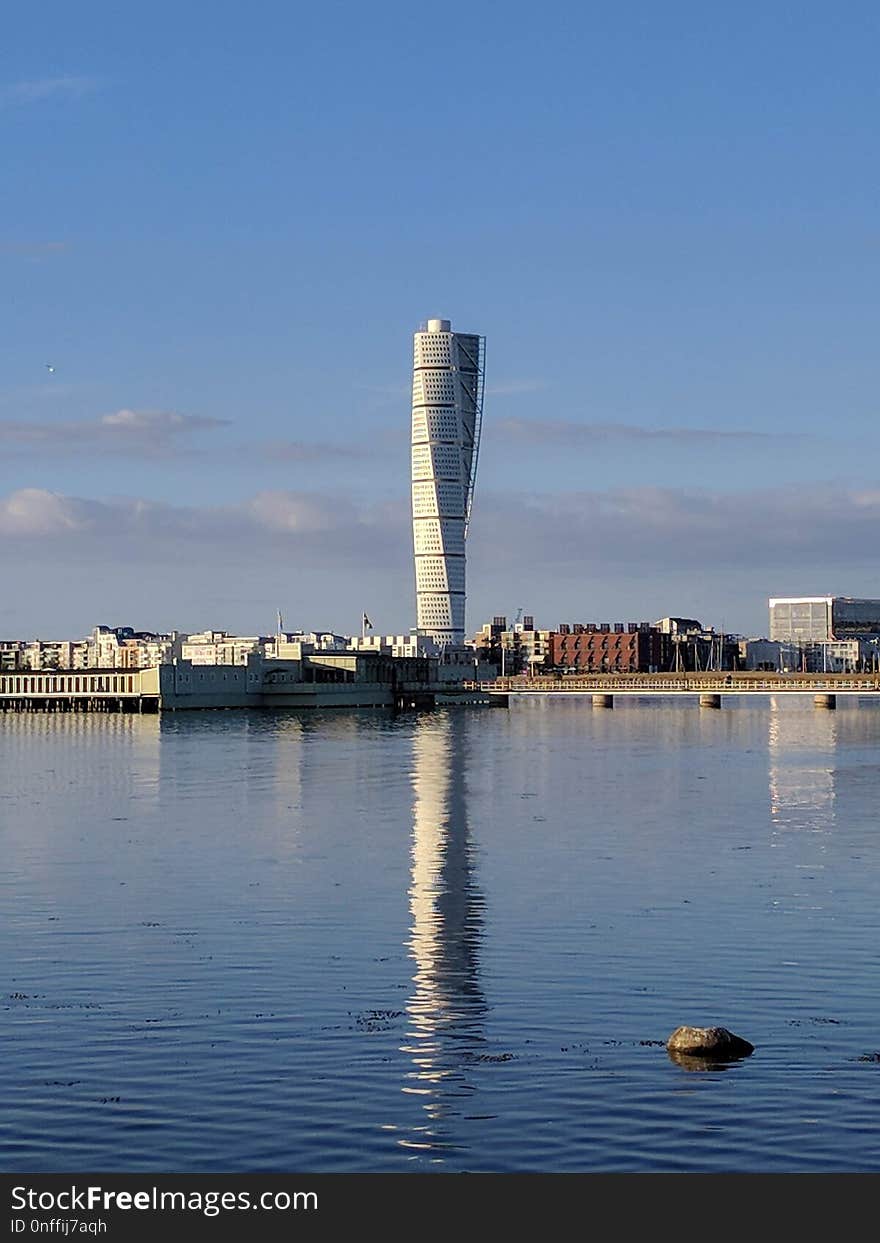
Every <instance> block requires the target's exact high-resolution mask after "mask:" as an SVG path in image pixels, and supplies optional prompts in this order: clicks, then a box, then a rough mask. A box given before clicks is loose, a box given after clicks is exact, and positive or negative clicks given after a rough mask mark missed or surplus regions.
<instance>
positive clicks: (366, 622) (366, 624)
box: [364, 613, 373, 630]
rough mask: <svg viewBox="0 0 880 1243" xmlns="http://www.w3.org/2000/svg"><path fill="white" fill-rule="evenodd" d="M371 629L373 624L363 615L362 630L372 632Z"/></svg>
mask: <svg viewBox="0 0 880 1243" xmlns="http://www.w3.org/2000/svg"><path fill="white" fill-rule="evenodd" d="M372 629H373V623H372V622H371V621H370V619H369V617H367V615H366V613H364V630H372Z"/></svg>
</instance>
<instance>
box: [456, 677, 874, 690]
mask: <svg viewBox="0 0 880 1243" xmlns="http://www.w3.org/2000/svg"><path fill="white" fill-rule="evenodd" d="M465 687H466V688H467V689H472V690H482V691H496V692H506V693H508V694H516V693H527V692H529V691H531V692H535V693H546V692H548V691H573V692H577V691H587V692H592V693H594V694H612V693H613V692H615V691H616V692H626V691H628V692H629V693H630V694H637V693H638V692H639V691H652V692H654V693H655V694H656V693H662V692H663V691H668V692H677V693H682V692H692V693H693V694H699V693H700V692H712V693H714V694H722V695H723V694H724V693H725V692H726V693H727V694H742V693H743V692H751V693H753V694H764V695H767V694H776V693H784V692H785V691H799V692H802V693H809V692H813V693H816V694H822V693H828V694H834V693H835V692H842V691H850V692H858V691H863V692H865V693H872V692H873V693H876V692H878V691H880V674H876V673H827V674H826V673H818V674H814V673H778V674H773V673H730V674H724V673H684V674H676V673H621V674H613V673H605V674H593V675H591V676H580V675H577V674H559V675H558V676H556V677H553V676H549V677H548V676H538V677H530V676H528V675H525V676H517V677H505V678H495V679H494V681H483V682H466V683H465Z"/></svg>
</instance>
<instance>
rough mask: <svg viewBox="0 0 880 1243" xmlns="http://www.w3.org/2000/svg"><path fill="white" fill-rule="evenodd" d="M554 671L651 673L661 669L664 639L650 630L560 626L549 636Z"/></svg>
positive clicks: (619, 624) (630, 626)
mask: <svg viewBox="0 0 880 1243" xmlns="http://www.w3.org/2000/svg"><path fill="white" fill-rule="evenodd" d="M549 648H550V651H549V658H550V663H551V664H552V666H553V668H554V669H560V670H562V671H566V670H572V671H577V672H579V673H654V672H657V671H658V670H661V669H662V668H663V652H664V636H663V635H662V634H661V633H660V631H659V630H657V629H656V627H654V626H646V625H644V624H641V623H639V624H637V623H634V622H630V623H629V624H628V625H627V626H624V625H623V623H622V622H617V623H616V624H615V625H614V626H611V625H608V624H604V625H601V626H596V625H589V626H587V625H579V624H577V623H575V624H574V625H562V626H560V627H559V630H558V632H557V631H554V632H553V633H552V634H551V635H550V641H549Z"/></svg>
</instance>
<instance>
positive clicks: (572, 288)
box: [0, 3, 880, 637]
mask: <svg viewBox="0 0 880 1243" xmlns="http://www.w3.org/2000/svg"><path fill="white" fill-rule="evenodd" d="M99 9H100V10H101V19H100V20H98V19H97V17H96V18H95V20H94V22H92V21H89V22H85V23H84V22H83V21H82V17H81V14H79V13H76V12H73V11H71V10H69V8H67V6H63V5H60V4H51V3H50V4H49V5H47V6H43V7H42V8H41V10H40V12H39V13H31V12H29V11H28V10H18V11H16V12H15V13H14V14H13V15H11V17H10V20H9V30H8V41H7V49H8V52H7V57H6V58H5V61H4V67H3V75H2V78H0V124H2V125H3V128H4V138H5V149H6V152H7V165H6V168H7V181H8V186H9V194H8V195H7V199H6V201H5V203H4V208H5V211H4V214H3V218H2V221H0V279H2V281H3V285H4V290H5V291H6V292H7V298H6V299H5V300H4V307H5V312H6V313H5V315H4V321H3V332H2V334H0V340H2V346H0V573H2V574H3V576H4V581H5V583H6V584H7V590H6V591H5V592H4V593H3V595H2V597H0V635H7V636H10V637H14V636H20V635H30V634H52V635H62V634H71V635H76V634H82V633H86V632H87V631H88V630H89V629H90V628H91V627H92V626H93V625H94V624H95V623H96V622H106V623H107V624H111V625H116V624H133V625H137V626H142V627H144V628H145V629H154V630H157V631H162V630H167V629H170V628H173V627H176V628H179V629H202V628H204V627H205V626H209V625H210V626H217V627H226V628H228V629H229V630H230V631H237V632H239V633H253V632H254V631H255V630H263V629H266V628H267V627H271V625H272V621H271V619H272V618H274V616H275V613H276V610H277V609H278V608H281V610H282V612H283V614H284V616H285V618H289V619H290V620H291V624H293V625H300V624H302V625H303V626H306V627H310V626H312V625H314V624H318V625H326V626H327V627H328V628H332V629H340V630H341V629H348V630H351V631H354V630H355V629H356V627H357V619H358V618H359V617H360V616H361V613H362V611H364V610H366V612H367V613H368V615H369V616H370V618H371V620H372V621H373V623H374V625H375V628H376V629H377V631H382V632H395V631H398V630H400V629H408V628H409V626H410V625H411V624H413V623H414V621H415V617H414V612H413V603H412V600H413V590H412V545H411V534H410V532H411V526H410V523H411V517H410V513H409V507H410V501H409V497H408V495H407V487H408V482H409V463H408V460H407V434H406V427H407V422H408V418H409V407H408V399H407V391H408V386H409V378H410V362H409V360H408V358H407V347H406V342H407V340H408V337H409V335H410V334H411V332H412V329H413V325H414V324H416V323H417V322H418V321H419V320H420V319H421V317H422V316H423V314H424V313H425V311H426V310H428V311H430V310H431V309H432V308H437V310H438V313H443V314H445V315H448V316H450V317H451V318H452V320H453V322H454V323H456V324H463V325H474V326H479V328H480V331H485V333H486V334H487V336H488V337H489V338H490V341H491V344H492V357H491V382H490V383H489V385H488V389H487V398H486V400H487V410H491V417H490V419H489V421H488V422H487V425H486V432H485V436H484V443H483V452H482V454H481V461H480V493H479V500H478V505H477V507H476V509H475V513H474V522H473V526H472V530H471V535H470V539H469V546H468V561H469V591H468V595H469V599H468V611H469V616H470V617H471V619H472V620H473V621H474V622H476V621H477V620H478V619H484V618H487V617H491V616H492V615H493V614H494V613H497V612H505V613H507V614H508V615H511V616H512V615H514V614H515V613H516V610H517V608H519V607H524V608H526V609H528V610H531V611H533V612H534V613H535V614H536V615H537V616H538V619H539V621H540V623H541V624H543V625H555V624H556V623H557V622H558V621H559V620H560V619H561V618H565V617H578V616H580V617H584V618H596V619H601V618H608V619H617V618H623V619H629V618H639V619H641V618H647V619H648V620H652V619H653V618H654V617H661V616H664V615H667V614H670V613H684V614H687V615H690V616H695V617H700V618H702V619H703V620H705V622H706V623H707V624H714V625H716V626H717V627H719V628H724V629H728V630H736V631H738V632H740V633H760V632H762V631H763V630H764V629H766V601H767V599H768V597H770V596H772V595H813V594H815V595H824V594H840V595H851V596H857V597H875V596H876V595H878V593H880V587H878V579H880V575H878V571H877V555H876V543H877V540H876V531H877V529H878V521H880V481H878V473H877V468H876V465H875V464H876V462H877V460H878V452H877V451H878V449H880V426H878V420H877V418H876V407H875V403H876V396H875V394H876V391H877V387H878V385H877V379H878V377H877V362H876V349H875V341H876V306H875V294H874V290H875V288H876V273H875V267H876V245H875V226H874V219H875V215H876V191H875V188H874V186H873V181H872V179H871V168H872V166H873V164H872V151H873V145H874V135H873V114H874V108H873V107H872V103H873V101H874V100H875V99H876V96H877V94H878V91H880V87H878V84H877V81H876V75H875V72H874V63H873V62H874V57H873V54H872V49H873V35H874V34H875V33H876V30H877V26H878V17H877V14H876V13H875V12H874V10H873V9H872V8H869V7H868V6H867V5H863V4H856V5H854V6H850V7H849V8H848V9H847V12H846V13H845V14H842V15H841V14H837V15H835V20H834V23H833V24H831V23H830V22H829V20H828V16H827V14H825V13H822V12H820V11H818V10H815V9H813V10H804V11H802V12H801V13H800V14H799V15H798V20H797V22H796V23H794V22H792V21H791V20H789V19H788V18H787V17H786V16H785V15H784V14H782V13H781V12H780V13H772V12H770V13H768V12H767V11H766V10H765V8H764V7H763V6H757V5H752V6H749V5H746V6H745V8H742V7H741V8H740V9H739V10H738V12H737V17H736V21H735V22H734V21H731V22H730V23H728V24H725V23H723V22H722V21H721V20H720V19H719V17H718V15H717V14H713V13H707V12H704V11H702V10H701V9H700V8H699V7H698V6H691V5H684V6H681V7H679V8H677V9H676V10H675V11H673V12H668V11H662V12H661V11H658V10H656V9H655V7H654V6H650V5H645V4H642V5H637V6H636V9H635V10H632V9H631V10H628V12H627V13H626V14H618V13H616V12H612V11H606V10H603V9H601V8H599V7H596V6H593V7H591V6H582V7H581V6H579V7H578V9H577V10H576V11H571V12H569V13H567V14H566V19H565V21H564V22H562V23H559V24H555V23H551V24H550V25H549V26H548V27H547V28H542V29H541V31H540V37H536V32H535V29H534V22H533V20H532V19H531V15H530V13H529V11H528V10H526V9H525V7H524V6H519V5H517V4H514V5H512V6H508V7H507V8H506V9H505V12H504V14H503V17H502V16H498V15H494V14H492V13H490V12H489V11H488V10H486V11H484V12H475V13H474V14H473V15H472V22H473V25H472V34H473V38H472V40H469V41H468V43H467V45H466V46H462V45H461V41H460V39H459V38H458V36H457V34H456V32H455V31H453V30H449V31H446V30H438V31H436V32H434V33H433V34H432V40H431V41H429V42H427V43H426V42H425V40H424V39H423V29H422V21H421V19H420V18H419V16H418V14H416V13H414V12H413V11H412V10H411V9H410V8H408V7H407V6H403V5H398V4H396V3H392V4H390V5H389V6H388V9H387V21H386V22H384V23H383V29H382V32H381V37H380V36H379V33H378V32H377V30H376V28H375V21H374V18H373V17H372V16H371V15H370V14H368V13H365V12H364V13H361V12H358V11H356V10H355V11H352V12H351V13H350V14H349V16H348V18H347V21H346V24H345V28H344V29H343V30H340V29H339V27H338V24H337V23H336V22H335V21H334V20H333V17H332V15H330V14H328V13H318V12H315V13H309V14H297V15H294V14H293V13H291V12H290V11H288V10H287V8H286V6H282V5H277V4H269V5H268V6H267V8H266V9H265V11H264V22H263V23H262V24H261V25H260V26H259V28H257V27H256V26H255V25H254V24H253V23H250V22H249V20H247V19H246V18H245V16H244V15H241V16H240V17H237V16H236V15H232V14H229V13H225V14H221V15H218V17H217V19H216V21H214V22H213V23H212V24H211V26H210V28H208V29H206V28H205V24H204V23H203V22H200V21H199V20H198V19H197V16H196V15H195V14H189V13H182V14H180V13H175V14H174V22H173V25H172V20H171V19H172V10H171V9H170V7H167V6H163V5H162V4H159V5H158V7H155V8H154V9H153V10H151V18H150V21H149V22H144V23H137V24H136V23H135V21H134V18H133V16H132V15H130V14H126V13H122V12H117V11H115V10H113V9H112V7H111V6H99ZM96 12H97V10H96ZM172 33H173V37H171V36H172ZM485 46H491V47H492V48H493V49H494V51H495V53H496V54H495V55H493V56H492V57H489V58H486V57H485V56H483V54H482V51H481V49H482V48H484V47H485ZM843 67H845V72H844V71H843ZM159 82H161V84H162V87H161V90H159V89H157V85H156V84H157V83H159ZM436 98H443V99H446V100H449V101H451V102H450V103H449V104H448V106H447V111H448V114H449V118H448V119H449V120H451V121H452V123H453V124H458V125H460V126H461V127H462V132H464V131H465V130H466V132H467V133H468V135H469V137H468V141H467V142H462V143H461V144H459V145H457V146H456V147H455V164H454V169H455V174H456V178H457V184H458V185H465V184H466V185H467V187H468V188H467V192H466V194H465V195H464V198H463V200H462V203H461V205H460V207H458V206H457V207H455V208H454V207H453V203H452V198H451V196H450V194H444V193H442V192H439V191H438V192H436V193H433V194H431V195H428V196H424V195H419V193H418V191H417V192H416V193H415V194H413V193H412V190H413V176H414V167H415V166H414V162H413V161H414V156H413V153H414V152H418V151H422V150H423V149H425V144H426V143H427V142H428V139H429V138H430V137H431V136H432V133H433V128H432V127H434V126H435V125H436V114H435V112H434V111H433V105H431V107H429V106H428V105H427V104H425V105H424V106H422V105H421V104H420V102H419V101H421V100H426V101H427V100H434V99H436ZM474 117H479V125H477V126H476V127H473V128H468V126H469V125H470V122H471V121H472V119H473V118H474ZM452 167H453V166H452V165H451V164H450V165H449V168H450V169H451V168H452ZM446 168H447V166H446V165H445V164H443V163H442V162H440V161H439V160H438V162H437V163H436V165H432V166H431V173H430V177H429V180H430V179H431V178H435V177H436V176H437V173H438V170H446ZM450 193H451V192H450ZM468 628H469V629H472V628H473V627H471V626H469V627H468Z"/></svg>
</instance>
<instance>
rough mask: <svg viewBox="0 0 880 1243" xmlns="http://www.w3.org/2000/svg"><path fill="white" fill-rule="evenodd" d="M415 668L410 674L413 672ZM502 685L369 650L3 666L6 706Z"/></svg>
mask: <svg viewBox="0 0 880 1243" xmlns="http://www.w3.org/2000/svg"><path fill="white" fill-rule="evenodd" d="M408 674H409V675H414V676H407V675H408ZM506 703H507V697H506V695H504V694H503V693H500V692H498V691H497V690H496V691H493V692H492V693H491V694H490V693H489V692H488V691H485V690H482V689H481V688H480V687H478V686H476V685H475V684H473V683H471V684H470V685H468V686H467V687H465V686H464V685H462V684H461V683H455V682H440V681H437V680H436V679H434V678H432V677H431V665H430V664H429V663H428V662H426V661H407V660H406V659H403V660H400V661H383V660H381V659H376V658H373V657H364V656H349V655H344V656H339V657H336V658H333V657H330V656H324V657H315V658H313V659H311V660H309V659H308V658H307V659H306V660H305V661H295V660H290V661H287V660H264V659H263V658H262V657H261V656H259V655H254V656H251V657H249V658H248V661H247V663H246V664H242V665H194V664H192V662H190V661H188V660H178V661H174V662H172V663H169V664H163V665H154V666H152V667H150V668H148V669H48V670H15V671H10V672H3V673H0V712H3V711H6V712H178V711H188V710H189V711H192V710H197V709H202V708H392V709H398V710H405V711H406V710H409V711H411V710H419V709H430V708H434V707H435V706H437V705H441V704H445V705H460V706H475V707H503V706H504V705H505V704H506Z"/></svg>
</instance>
